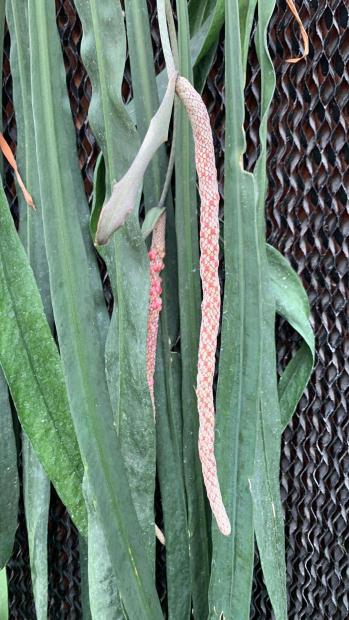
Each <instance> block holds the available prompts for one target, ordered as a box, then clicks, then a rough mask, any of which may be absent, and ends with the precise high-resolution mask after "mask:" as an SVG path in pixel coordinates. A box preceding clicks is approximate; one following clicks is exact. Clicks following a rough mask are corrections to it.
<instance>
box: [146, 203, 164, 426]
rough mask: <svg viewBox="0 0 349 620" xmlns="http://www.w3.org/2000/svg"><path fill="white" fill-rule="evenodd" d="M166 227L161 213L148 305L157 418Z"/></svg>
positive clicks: (152, 252) (149, 365) (152, 254)
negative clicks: (158, 341)
mask: <svg viewBox="0 0 349 620" xmlns="http://www.w3.org/2000/svg"><path fill="white" fill-rule="evenodd" d="M165 227H166V216H165V214H163V215H161V216H160V218H159V220H158V221H157V223H156V224H155V227H154V230H153V239H152V244H151V248H150V251H149V254H148V256H149V261H150V288H149V305H148V331H147V381H148V386H149V391H150V397H151V402H152V405H153V411H154V418H155V398H154V372H155V361H156V345H157V339H158V329H159V315H160V312H161V308H162V300H161V293H162V287H161V276H160V273H161V271H162V270H163V268H164V257H165Z"/></svg>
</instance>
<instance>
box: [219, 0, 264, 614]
mask: <svg viewBox="0 0 349 620" xmlns="http://www.w3.org/2000/svg"><path fill="white" fill-rule="evenodd" d="M225 22H226V26H225V27H226V80H225V87H226V150H225V179H226V181H225V201H224V251H225V289H224V301H223V322H222V341H221V350H220V361H219V378H218V387H217V417H216V424H217V429H216V457H217V462H218V472H219V479H220V484H221V489H222V494H223V500H224V504H225V506H226V509H227V512H228V516H229V518H230V521H231V526H232V534H231V536H230V537H229V538H228V539H227V538H225V537H224V536H222V535H221V534H220V533H219V532H218V530H217V528H216V526H214V528H213V561H212V576H211V583H210V618H212V619H213V618H221V617H222V618H225V619H226V620H235V619H236V618H239V620H240V619H241V620H245V619H248V618H249V615H250V599H251V587H252V573H253V559H254V535H253V513H252V500H251V494H250V485H251V480H252V476H253V467H254V455H255V444H256V424H257V415H258V411H259V402H260V372H261V339H262V291H261V256H260V239H259V234H258V227H257V223H258V220H257V209H256V187H255V183H254V178H253V177H252V175H250V174H248V173H246V172H244V171H243V169H242V157H243V153H244V150H245V137H244V132H243V122H244V98H243V85H244V80H245V78H244V72H243V67H242V54H241V42H240V30H239V4H238V1H237V0H234V1H233V2H232V1H231V0H227V1H226V16H225ZM222 575H224V579H223V578H222Z"/></svg>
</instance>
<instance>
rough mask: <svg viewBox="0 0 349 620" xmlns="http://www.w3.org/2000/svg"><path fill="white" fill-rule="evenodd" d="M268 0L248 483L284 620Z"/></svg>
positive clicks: (262, 33) (263, 24)
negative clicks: (259, 331) (258, 354)
mask: <svg viewBox="0 0 349 620" xmlns="http://www.w3.org/2000/svg"><path fill="white" fill-rule="evenodd" d="M274 4H275V2H274V0H267V1H266V0H264V2H258V25H257V43H256V45H257V52H258V58H259V62H260V67H261V80H262V91H261V124H260V143H261V152H260V157H259V160H258V162H257V164H256V168H255V176H256V186H257V188H258V230H259V240H260V249H261V257H262V264H263V269H262V286H263V345H262V356H263V364H262V384H261V387H262V389H261V401H260V411H259V417H258V433H257V442H256V455H255V472H254V477H253V481H252V497H253V502H254V527H255V533H256V540H257V544H258V549H259V553H260V558H261V563H262V568H263V575H264V579H265V583H266V585H267V589H268V593H269V596H270V599H271V602H272V606H273V610H274V613H275V616H276V619H277V620H286V618H287V596H286V568H285V542H284V525H283V514H282V508H281V500H280V489H279V486H280V485H279V467H280V443H281V424H280V411H279V400H278V391H277V377H276V351H275V300H274V297H273V294H272V291H271V284H270V279H269V272H268V263H267V255H266V245H265V197H266V188H267V172H266V164H267V123H268V114H269V109H270V104H271V100H272V97H273V94H274V88H275V74H274V69H273V65H272V63H271V60H270V56H269V52H268V46H267V33H268V25H269V20H270V17H271V14H272V11H273V8H274Z"/></svg>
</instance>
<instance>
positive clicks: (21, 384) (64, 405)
mask: <svg viewBox="0 0 349 620" xmlns="http://www.w3.org/2000/svg"><path fill="white" fill-rule="evenodd" d="M0 219H1V235H0V261H1V263H0V292H1V294H0V319H1V325H2V329H1V332H0V363H1V366H2V368H3V370H4V374H5V377H6V381H7V383H8V385H9V388H10V391H11V395H12V398H13V401H14V403H15V406H16V410H17V413H18V416H19V419H20V422H21V425H22V427H23V429H24V430H25V432H26V434H27V435H28V437H29V438H30V440H31V443H32V445H33V447H34V449H35V452H36V454H37V455H38V458H39V459H40V462H41V463H42V465H43V467H44V469H45V471H46V473H47V475H48V476H49V478H50V480H51V481H52V483H53V484H54V486H55V487H56V490H57V493H58V494H59V495H60V497H61V499H62V501H63V502H64V503H65V505H66V506H67V508H68V510H69V512H70V514H71V516H72V518H73V520H74V521H75V523H76V525H77V527H78V528H79V529H81V531H86V526H87V524H86V513H85V504H84V501H83V497H82V492H81V481H82V464H81V460H80V453H79V448H78V445H77V442H76V436H75V433H74V428H73V424H72V421H71V416H70V411H69V405H68V401H67V396H66V389H65V384H64V379H63V374H62V369H61V364H60V359H59V355H58V352H57V348H56V345H55V343H54V341H53V338H52V336H51V333H50V329H49V326H48V324H47V321H46V319H45V315H44V311H43V307H42V302H41V299H40V295H39V292H38V289H37V287H36V284H35V280H34V276H33V273H32V271H31V269H30V267H29V265H28V261H27V257H26V254H25V252H24V249H23V247H22V244H21V242H20V240H19V238H18V235H17V233H16V230H15V227H14V224H13V221H12V218H11V214H10V211H9V208H8V205H7V202H6V198H5V195H4V191H3V189H2V188H0Z"/></svg>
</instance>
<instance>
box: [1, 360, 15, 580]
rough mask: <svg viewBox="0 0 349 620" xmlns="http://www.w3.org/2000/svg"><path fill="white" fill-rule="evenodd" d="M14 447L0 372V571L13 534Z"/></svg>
mask: <svg viewBox="0 0 349 620" xmlns="http://www.w3.org/2000/svg"><path fill="white" fill-rule="evenodd" d="M18 499H19V481H18V471H17V447H16V440H15V436H14V432H13V423H12V412H11V407H10V403H9V398H8V389H7V384H6V381H5V378H4V375H3V373H2V370H1V369H0V570H1V569H3V568H4V566H5V565H6V563H7V561H8V560H9V558H10V556H11V553H12V548H13V542H14V539H15V534H16V530H17V524H18V520H17V516H18Z"/></svg>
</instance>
